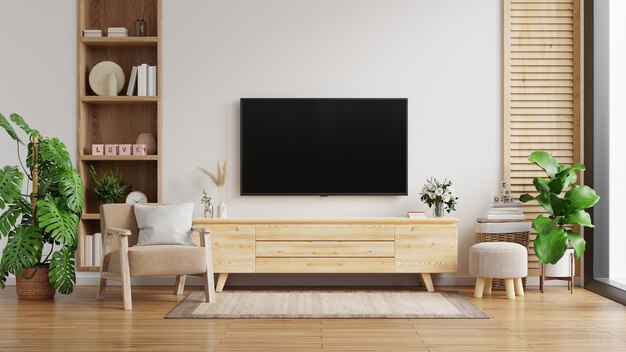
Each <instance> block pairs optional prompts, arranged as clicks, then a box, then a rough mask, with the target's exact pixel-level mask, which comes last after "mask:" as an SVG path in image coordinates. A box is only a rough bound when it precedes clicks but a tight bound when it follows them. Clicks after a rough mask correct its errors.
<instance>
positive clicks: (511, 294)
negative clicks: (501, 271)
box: [504, 279, 515, 299]
mask: <svg viewBox="0 0 626 352" xmlns="http://www.w3.org/2000/svg"><path fill="white" fill-rule="evenodd" d="M504 286H505V287H506V298H508V299H515V288H514V284H513V279H504Z"/></svg>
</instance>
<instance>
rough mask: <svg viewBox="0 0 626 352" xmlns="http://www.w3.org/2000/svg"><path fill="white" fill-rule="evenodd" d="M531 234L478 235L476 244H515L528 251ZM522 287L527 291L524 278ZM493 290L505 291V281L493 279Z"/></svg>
mask: <svg viewBox="0 0 626 352" xmlns="http://www.w3.org/2000/svg"><path fill="white" fill-rule="evenodd" d="M529 235H530V232H508V233H476V243H481V242H513V243H517V244H521V245H522V246H524V247H525V248H526V249H528V237H529ZM522 286H523V287H524V290H526V278H525V277H523V278H522ZM491 289H492V290H495V291H504V290H505V287H504V280H503V279H493V280H492V284H491Z"/></svg>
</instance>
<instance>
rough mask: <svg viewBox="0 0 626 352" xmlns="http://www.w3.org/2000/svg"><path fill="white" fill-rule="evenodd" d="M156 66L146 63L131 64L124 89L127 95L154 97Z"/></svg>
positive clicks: (155, 93) (155, 90)
mask: <svg viewBox="0 0 626 352" xmlns="http://www.w3.org/2000/svg"><path fill="white" fill-rule="evenodd" d="M156 87H157V68H156V66H150V65H148V64H141V65H139V66H133V68H132V70H131V71H130V80H129V81H128V88H127V89H126V95H127V96H133V95H137V96H139V97H146V96H148V97H154V96H156V95H157V89H156Z"/></svg>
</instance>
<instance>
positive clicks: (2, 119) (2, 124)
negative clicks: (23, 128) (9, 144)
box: [0, 114, 24, 144]
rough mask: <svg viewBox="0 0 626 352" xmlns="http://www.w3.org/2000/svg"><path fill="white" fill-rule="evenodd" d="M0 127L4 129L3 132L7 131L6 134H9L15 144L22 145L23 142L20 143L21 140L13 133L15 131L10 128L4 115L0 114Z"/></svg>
mask: <svg viewBox="0 0 626 352" xmlns="http://www.w3.org/2000/svg"><path fill="white" fill-rule="evenodd" d="M0 127H2V128H4V130H5V131H7V133H8V134H9V136H10V137H11V138H12V139H13V140H14V141H16V142H18V143H20V144H24V142H22V140H21V139H20V137H19V136H18V135H17V133H15V130H14V129H13V126H11V124H10V123H9V121H7V119H6V117H4V115H2V114H0Z"/></svg>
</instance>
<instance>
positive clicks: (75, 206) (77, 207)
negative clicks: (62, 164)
mask: <svg viewBox="0 0 626 352" xmlns="http://www.w3.org/2000/svg"><path fill="white" fill-rule="evenodd" d="M59 178H60V180H59V193H60V194H61V195H62V196H63V198H64V199H65V202H66V203H67V206H68V208H69V209H70V210H72V211H73V212H75V213H81V212H82V211H83V203H84V199H83V193H84V185H83V180H82V179H81V178H80V175H79V174H78V172H77V171H76V170H74V169H71V170H67V171H65V172H63V173H62V174H60V175H59Z"/></svg>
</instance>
